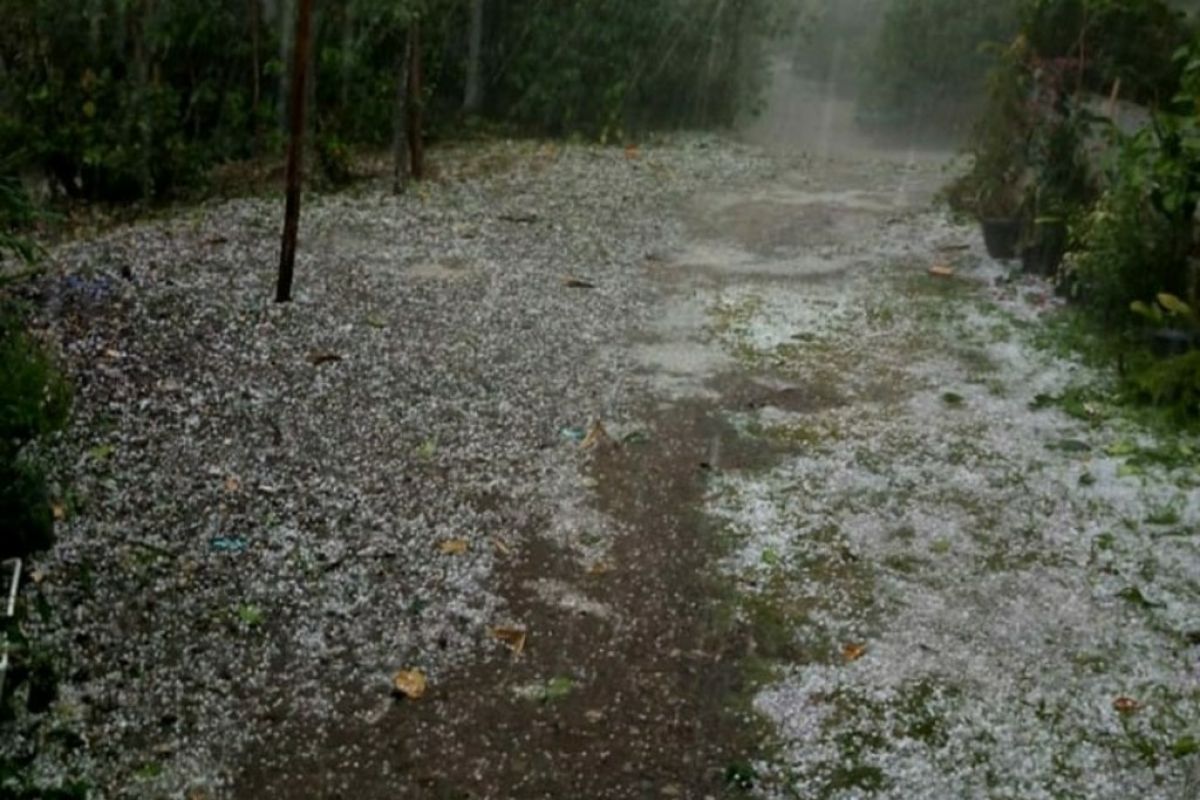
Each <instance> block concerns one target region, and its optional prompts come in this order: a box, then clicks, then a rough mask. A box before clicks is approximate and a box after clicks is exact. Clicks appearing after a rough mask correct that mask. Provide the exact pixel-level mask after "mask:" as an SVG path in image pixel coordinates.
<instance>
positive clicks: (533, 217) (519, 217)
mask: <svg viewBox="0 0 1200 800" xmlns="http://www.w3.org/2000/svg"><path fill="white" fill-rule="evenodd" d="M498 219H500V220H501V221H502V222H515V223H517V224H518V225H532V224H533V223H535V222H537V221H538V219H540V218H539V217H538V215H537V214H501V215H500V216H499V217H498Z"/></svg>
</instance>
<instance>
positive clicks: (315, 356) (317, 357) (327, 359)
mask: <svg viewBox="0 0 1200 800" xmlns="http://www.w3.org/2000/svg"><path fill="white" fill-rule="evenodd" d="M341 360H342V357H341V356H340V355H339V354H337V353H330V352H327V351H323V350H314V351H312V352H311V353H309V354H308V363H310V364H312V365H313V366H314V367H319V366H321V365H322V364H331V363H333V362H334V361H341Z"/></svg>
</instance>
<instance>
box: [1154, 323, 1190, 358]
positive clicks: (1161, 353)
mask: <svg viewBox="0 0 1200 800" xmlns="http://www.w3.org/2000/svg"><path fill="white" fill-rule="evenodd" d="M1197 349H1200V334H1197V333H1192V332H1191V331H1184V330H1179V329H1178V328H1159V329H1158V330H1156V331H1153V332H1152V333H1151V334H1150V350H1151V351H1152V352H1153V353H1154V355H1156V356H1158V357H1159V358H1170V357H1171V356H1183V355H1187V354H1188V353H1189V352H1191V351H1192V350H1197Z"/></svg>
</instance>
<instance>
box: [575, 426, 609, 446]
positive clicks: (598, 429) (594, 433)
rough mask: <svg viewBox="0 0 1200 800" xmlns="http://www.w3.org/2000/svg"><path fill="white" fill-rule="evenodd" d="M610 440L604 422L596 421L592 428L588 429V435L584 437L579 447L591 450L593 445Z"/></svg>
mask: <svg viewBox="0 0 1200 800" xmlns="http://www.w3.org/2000/svg"><path fill="white" fill-rule="evenodd" d="M609 441H610V440H609V438H608V431H606V430H605V429H604V423H603V422H596V423H594V424H593V425H592V427H591V429H590V430H588V435H587V436H586V437H585V438H584V440H583V442H582V443H581V444H580V445H579V447H580V448H581V449H583V450H590V449H591V448H593V447H597V446H599V445H602V444H606V443H608V442H609Z"/></svg>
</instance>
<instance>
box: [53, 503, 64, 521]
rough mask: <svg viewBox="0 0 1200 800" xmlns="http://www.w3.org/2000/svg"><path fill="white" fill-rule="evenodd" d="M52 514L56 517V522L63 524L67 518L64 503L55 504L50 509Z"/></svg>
mask: <svg viewBox="0 0 1200 800" xmlns="http://www.w3.org/2000/svg"><path fill="white" fill-rule="evenodd" d="M50 513H51V514H52V515H53V516H54V521H55V522H62V521H63V520H64V519H66V518H67V509H66V506H64V505H63V504H62V503H55V504H54V505H52V506H51V507H50Z"/></svg>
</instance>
